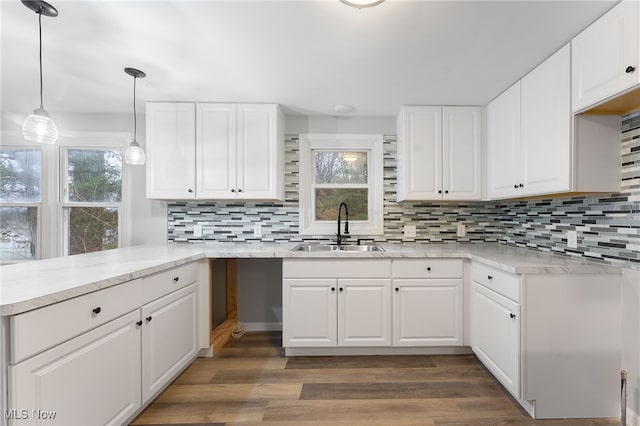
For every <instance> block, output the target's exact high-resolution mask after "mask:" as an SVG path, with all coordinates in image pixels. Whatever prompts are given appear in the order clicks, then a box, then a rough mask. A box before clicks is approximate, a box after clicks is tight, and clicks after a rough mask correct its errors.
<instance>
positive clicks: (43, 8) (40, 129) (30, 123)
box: [22, 0, 58, 144]
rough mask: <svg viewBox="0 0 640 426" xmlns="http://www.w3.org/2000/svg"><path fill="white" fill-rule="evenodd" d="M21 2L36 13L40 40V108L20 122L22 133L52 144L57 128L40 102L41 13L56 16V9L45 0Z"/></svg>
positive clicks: (23, 0)
mask: <svg viewBox="0 0 640 426" xmlns="http://www.w3.org/2000/svg"><path fill="white" fill-rule="evenodd" d="M22 4H24V5H25V6H27V7H28V8H29V9H31V10H33V11H34V12H35V13H37V14H38V31H39V41H40V108H36V109H35V110H33V114H31V115H29V116H28V117H27V118H26V119H25V120H24V122H23V123H22V135H23V137H24V139H25V140H27V141H32V142H40V143H46V144H54V143H56V140H57V139H58V128H57V127H56V123H54V122H53V120H52V119H51V117H50V116H49V113H48V112H47V110H46V109H44V104H43V102H42V15H44V16H50V17H53V18H54V17H56V16H58V11H57V10H56V8H55V7H53V6H51V5H50V4H49V3H47V2H46V1H41V0H22Z"/></svg>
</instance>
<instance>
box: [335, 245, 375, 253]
mask: <svg viewBox="0 0 640 426" xmlns="http://www.w3.org/2000/svg"><path fill="white" fill-rule="evenodd" d="M340 250H342V251H357V252H381V251H384V249H383V248H382V247H380V246H379V245H377V244H367V245H360V246H340Z"/></svg>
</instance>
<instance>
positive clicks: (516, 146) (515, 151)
mask: <svg viewBox="0 0 640 426" xmlns="http://www.w3.org/2000/svg"><path fill="white" fill-rule="evenodd" d="M487 166H488V170H487V195H488V196H489V198H505V197H511V196H513V195H516V194H518V193H519V192H518V191H519V187H518V185H519V184H520V183H521V182H520V178H519V176H520V175H519V169H520V82H517V83H516V84H514V85H513V86H511V87H510V88H509V89H507V90H506V91H505V92H504V93H502V94H501V95H500V96H498V97H497V98H495V99H494V100H493V101H491V103H489V105H488V107H487Z"/></svg>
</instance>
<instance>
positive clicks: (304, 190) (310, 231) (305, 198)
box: [299, 134, 384, 235]
mask: <svg viewBox="0 0 640 426" xmlns="http://www.w3.org/2000/svg"><path fill="white" fill-rule="evenodd" d="M382 143H383V138H382V135H374V134H353V135H352V134H301V135H300V139H299V147H300V150H299V156H300V163H299V164H300V184H299V196H300V200H299V206H300V207H299V216H300V228H299V233H300V235H333V234H334V233H336V222H335V221H326V222H325V221H314V220H313V194H312V182H313V167H312V164H313V160H312V158H311V154H312V153H311V151H312V150H313V149H326V150H341V151H350V150H353V151H368V152H369V163H368V166H369V169H368V177H369V184H368V185H367V186H370V188H371V189H370V192H369V212H368V215H369V220H367V221H350V223H349V228H350V231H351V235H382V234H383V233H384V227H383V220H384V218H383V207H384V199H383V196H384V183H383V176H384V154H383V146H382Z"/></svg>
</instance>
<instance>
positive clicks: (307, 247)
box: [291, 243, 338, 251]
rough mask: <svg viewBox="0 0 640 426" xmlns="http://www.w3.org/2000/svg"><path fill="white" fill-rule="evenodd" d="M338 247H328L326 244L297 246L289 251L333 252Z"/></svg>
mask: <svg viewBox="0 0 640 426" xmlns="http://www.w3.org/2000/svg"><path fill="white" fill-rule="evenodd" d="M337 249H338V246H330V245H326V244H306V243H305V244H298V245H297V246H295V247H294V248H292V249H291V251H333V250H337Z"/></svg>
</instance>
